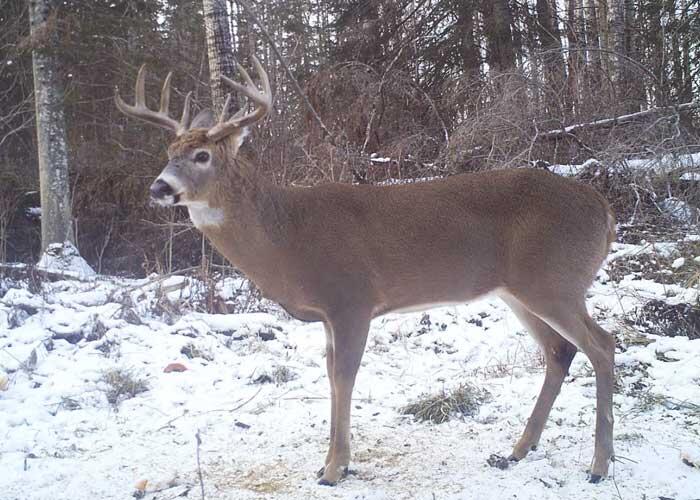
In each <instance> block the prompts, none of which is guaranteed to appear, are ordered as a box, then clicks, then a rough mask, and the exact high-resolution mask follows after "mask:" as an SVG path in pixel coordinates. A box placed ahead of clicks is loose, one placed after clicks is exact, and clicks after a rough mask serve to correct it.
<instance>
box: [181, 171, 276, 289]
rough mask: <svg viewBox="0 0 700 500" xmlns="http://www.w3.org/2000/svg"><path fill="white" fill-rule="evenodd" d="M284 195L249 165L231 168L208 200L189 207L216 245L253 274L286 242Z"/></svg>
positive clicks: (200, 228) (202, 228) (202, 229)
mask: <svg viewBox="0 0 700 500" xmlns="http://www.w3.org/2000/svg"><path fill="white" fill-rule="evenodd" d="M283 198H284V191H283V190H282V189H281V188H279V187H277V186H274V185H272V184H271V183H269V182H267V181H265V180H264V179H263V178H262V176H261V175H260V174H256V173H254V172H253V171H252V170H251V169H249V168H247V166H246V167H241V168H236V169H232V170H231V172H230V174H229V176H227V178H226V179H222V181H221V182H220V183H219V184H218V185H217V188H216V190H215V192H214V193H212V196H210V197H209V200H208V201H207V202H202V203H199V204H193V205H191V206H189V207H188V209H189V212H190V218H191V219H192V222H193V223H194V225H195V226H196V227H197V228H198V229H199V230H200V231H202V233H204V235H205V236H206V237H207V238H208V239H209V240H210V241H211V242H212V244H213V245H214V247H215V248H216V249H217V250H218V251H219V252H220V253H221V254H223V255H224V257H226V258H227V259H228V260H229V261H230V262H231V264H233V265H234V266H236V267H237V268H239V269H240V270H242V271H243V272H244V273H246V274H248V275H249V276H251V277H253V278H254V276H255V275H256V274H258V270H259V269H266V267H267V265H269V262H270V259H273V261H274V254H275V253H276V252H277V251H279V248H280V245H283V244H284V240H285V236H284V234H285V230H286V228H285V212H284V211H283V210H282V206H283V205H284V199H283ZM266 263H267V264H266Z"/></svg>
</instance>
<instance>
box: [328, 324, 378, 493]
mask: <svg viewBox="0 0 700 500" xmlns="http://www.w3.org/2000/svg"><path fill="white" fill-rule="evenodd" d="M368 329H369V317H368V316H366V317H365V316H360V317H358V315H357V314H355V315H353V317H352V318H346V319H341V318H338V319H332V320H331V321H330V325H329V328H328V330H330V332H331V335H332V340H333V362H332V368H330V365H329V369H331V371H332V375H329V376H330V378H331V385H332V388H331V401H332V405H333V406H332V409H331V443H330V449H329V450H328V456H327V457H326V467H325V470H324V472H323V474H322V475H321V479H320V480H319V484H324V485H329V486H330V485H334V484H336V483H337V482H338V481H339V480H340V479H342V478H343V477H344V476H345V475H346V474H347V472H348V465H349V464H350V409H351V405H352V389H353V387H354V385H355V376H356V375H357V370H358V369H359V368H360V361H361V360H362V354H363V352H364V350H365V343H366V341H367V332H368Z"/></svg>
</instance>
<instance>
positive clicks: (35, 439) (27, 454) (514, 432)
mask: <svg viewBox="0 0 700 500" xmlns="http://www.w3.org/2000/svg"><path fill="white" fill-rule="evenodd" d="M681 238H682V239H681V241H680V242H679V241H672V242H668V243H665V244H656V245H645V244H639V245H626V244H616V245H615V246H614V247H613V253H612V254H611V256H610V258H609V261H608V265H607V267H606V268H605V270H604V271H601V273H600V274H599V276H598V279H597V280H596V282H595V283H594V285H593V287H592V288H591V291H590V294H589V295H590V296H589V300H588V307H589V310H590V311H591V313H592V315H593V316H594V317H595V318H596V319H597V320H599V321H600V322H601V324H602V325H603V326H604V327H605V328H607V329H608V330H609V331H611V332H614V334H615V335H616V336H617V339H618V349H617V355H616V364H617V370H616V373H617V380H616V393H615V396H614V404H615V419H616V422H615V425H616V427H615V451H616V454H617V457H618V460H617V461H616V462H615V463H614V464H612V466H611V477H610V478H608V479H607V480H605V481H604V482H602V483H601V484H597V485H594V484H589V483H588V482H587V475H586V469H587V468H588V466H589V463H590V460H591V458H592V456H593V431H594V423H595V380H594V376H593V371H592V368H591V365H590V363H589V362H588V360H587V359H586V358H585V357H584V356H583V355H582V354H578V355H577V356H576V358H575V360H574V363H573V365H572V368H571V371H570V375H569V377H567V381H566V383H565V385H564V387H563V389H562V392H561V394H560V396H559V398H558V399H557V401H556V403H555V406H554V409H553V410H552V414H551V416H550V419H549V421H548V424H547V427H546V428H545V431H544V434H543V437H542V441H541V443H540V446H539V448H538V449H537V450H536V451H534V452H531V454H530V455H528V457H527V458H526V459H524V460H523V461H521V462H520V463H517V464H515V465H512V466H511V467H509V468H508V469H506V470H500V469H498V468H494V467H491V466H489V465H488V464H487V459H488V458H489V456H490V455H491V454H493V453H497V454H501V455H504V456H507V455H508V454H509V453H510V450H511V448H512V446H513V444H514V443H515V441H516V440H517V438H518V437H519V435H520V432H521V431H522V430H523V428H524V425H525V423H526V420H527V418H528V416H529V413H530V411H531V409H532V407H533V405H534V402H535V399H536V397H537V394H538V392H539V389H540V386H541V383H542V379H543V371H544V367H543V363H542V356H541V355H540V354H539V352H538V350H537V347H536V345H535V344H534V342H533V341H532V340H531V339H530V337H529V336H528V334H527V333H526V331H525V330H524V328H523V327H522V326H521V325H520V323H519V322H518V321H517V319H516V318H515V316H514V315H513V314H512V313H511V312H510V311H509V310H508V309H507V308H506V306H505V305H504V304H502V303H501V302H500V301H499V300H497V299H495V298H494V299H489V298H486V299H484V300H481V301H479V302H474V303H471V304H469V305H460V306H456V307H446V308H441V309H434V310H430V311H427V312H426V313H415V314H404V315H393V314H392V315H387V316H385V317H382V318H379V319H377V320H375V321H373V323H372V327H371V332H370V338H369V341H368V345H367V351H366V354H365V357H364V359H363V363H362V368H361V369H360V373H359V376H358V380H357V384H356V388H355V393H354V405H353V410H352V418H353V422H352V434H353V461H352V464H351V468H352V469H354V470H355V472H356V473H355V474H354V475H351V476H349V477H348V478H347V479H345V480H344V481H342V482H341V483H340V484H339V485H338V486H336V487H335V488H328V487H323V486H318V485H317V484H316V477H315V471H316V470H318V469H319V467H320V466H321V464H322V461H323V459H324V456H325V452H326V447H327V445H328V427H329V423H328V419H329V415H330V409H329V389H328V380H327V377H326V372H325V361H324V359H323V356H324V342H325V336H324V332H323V328H322V325H321V324H317V323H310V324H304V323H301V322H298V321H294V320H290V319H289V318H288V317H286V315H284V314H283V313H282V312H281V311H279V310H278V309H276V308H275V307H274V306H272V305H269V304H264V303H263V306H264V307H266V308H267V311H268V312H258V313H245V314H229V315H213V314H205V313H201V312H194V311H191V308H190V311H191V312H187V311H188V309H187V306H188V305H189V306H191V305H192V304H194V303H195V302H196V299H197V297H196V296H197V294H198V293H200V292H199V290H200V288H201V287H200V285H201V283H198V282H196V280H192V279H185V278H179V277H170V278H168V279H166V280H153V279H151V280H122V279H115V278H109V277H97V278H95V279H91V280H86V281H74V280H69V281H68V280H67V281H53V282H51V281H42V282H40V283H35V282H32V280H31V279H29V280H27V279H14V278H5V279H4V280H3V281H2V284H1V285H0V375H2V376H3V377H4V380H5V384H4V385H5V387H4V388H3V387H0V389H4V390H0V498H1V499H2V500H15V499H17V500H20V499H21V500H30V499H37V500H38V499H41V500H46V499H53V500H55V499H68V498H69V499H71V500H82V499H90V500H94V499H125V498H130V497H131V496H132V494H134V492H135V489H136V485H137V484H138V485H139V486H140V487H142V486H144V482H143V481H147V483H146V484H145V491H144V492H143V494H144V495H143V496H144V498H147V499H159V500H164V499H171V498H178V497H180V496H184V495H186V496H187V498H196V499H199V498H201V493H200V479H199V476H198V471H199V470H201V474H202V478H201V482H202V483H203V486H204V491H205V496H206V498H207V499H248V498H272V497H274V498H289V499H312V498H339V499H387V500H395V499H409V498H411V499H414V498H415V499H437V500H442V499H472V498H473V499H496V498H497V499H506V498H517V499H530V498H532V499H555V498H568V499H614V498H622V499H624V500H627V499H638V500H641V499H663V498H665V499H675V500H684V499H700V468H698V467H700V339H698V338H697V332H698V330H697V329H698V328H700V320H699V319H698V318H697V316H698V314H697V309H692V310H691V309H687V306H679V307H686V309H681V313H679V314H677V315H676V317H674V318H670V319H669V314H671V312H673V311H676V312H678V307H675V306H674V305H675V304H691V305H694V307H695V308H697V303H698V296H697V282H695V283H691V282H690V281H692V280H691V277H692V276H695V277H696V279H697V276H698V270H700V263H699V262H698V261H696V260H694V257H697V256H698V255H700V253H695V254H693V252H697V250H698V249H700V245H698V244H697V240H698V238H697V237H692V236H685V237H681ZM684 252H685V253H684ZM688 252H690V253H688ZM683 273H686V274H685V278H682V279H681V278H679V277H681V276H684V274H683ZM693 273H694V274H693ZM689 280H690V281H689ZM240 287H241V281H240V280H235V279H232V278H229V279H227V280H224V281H222V282H220V283H218V284H217V288H216V294H217V297H218V298H221V297H223V298H225V299H227V300H229V301H235V300H240V297H238V299H236V292H237V290H238V289H239V288H240ZM658 301H660V302H658ZM650 304H651V305H653V307H651V306H650ZM660 309H663V311H662V313H661V314H657V316H656V317H655V316H654V315H653V312H654V311H657V312H658V311H659V310H660ZM178 311H181V312H178ZM683 311H685V312H683ZM694 315H695V316H694ZM674 321H675V323H674ZM694 321H696V322H697V323H693V322H694ZM685 327H687V328H688V329H687V331H684V330H683V328H685ZM669 334H670V335H669ZM671 335H675V336H671ZM173 362H178V363H182V364H183V365H185V366H186V367H187V371H184V372H169V373H165V372H164V368H165V367H166V366H168V365H169V364H170V363H173ZM460 383H471V384H473V385H475V386H477V387H479V388H481V389H484V390H487V391H488V392H489V393H490V397H489V398H488V400H487V401H486V402H484V403H483V404H482V406H481V408H480V411H479V412H478V413H477V414H476V415H475V416H473V417H462V418H453V419H452V420H450V421H449V422H447V423H443V424H434V423H424V422H416V421H414V420H413V419H412V418H410V417H408V416H405V415H401V414H400V412H399V409H400V408H401V407H403V406H405V405H406V404H408V403H410V402H412V401H415V400H416V399H418V398H419V397H420V396H421V395H422V394H426V393H435V392H439V391H440V390H443V389H446V390H449V389H451V388H454V387H456V386H458V385H459V384H460ZM132 396H133V397H132ZM197 435H198V436H199V437H200V438H201V445H199V446H198V444H197ZM198 460H199V466H198ZM693 464H695V466H693Z"/></svg>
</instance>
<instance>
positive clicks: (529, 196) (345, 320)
mask: <svg viewBox="0 0 700 500" xmlns="http://www.w3.org/2000/svg"><path fill="white" fill-rule="evenodd" d="M252 61H253V64H254V66H255V68H256V70H257V73H258V75H259V80H260V82H261V85H262V91H260V90H259V89H258V87H257V86H256V85H255V84H254V83H253V81H252V79H251V78H250V76H249V75H248V73H247V72H246V71H245V70H244V69H243V68H242V67H241V66H240V65H239V67H238V68H239V71H240V74H241V75H242V77H243V79H244V80H245V84H241V83H238V82H236V81H233V80H231V79H229V78H226V77H223V81H224V82H225V83H226V84H228V85H229V86H230V87H231V88H232V89H233V90H235V91H237V92H239V93H240V94H242V95H243V96H246V97H247V98H248V99H250V101H252V103H253V109H252V111H250V112H246V110H245V108H244V109H242V110H241V111H239V112H237V113H236V114H235V115H233V116H231V117H228V116H227V113H226V110H227V109H228V105H229V100H230V95H229V97H228V99H227V101H226V104H225V105H224V108H223V111H222V112H221V113H220V114H219V116H218V117H215V116H214V114H213V113H212V112H211V111H209V110H204V111H202V112H200V113H199V114H198V115H197V116H196V117H195V118H194V119H193V120H192V122H191V123H190V122H189V106H190V96H189V94H188V95H187V97H186V99H185V110H184V111H183V114H182V118H181V119H180V120H179V121H178V120H176V119H174V118H172V117H170V116H169V112H168V103H169V100H170V78H171V74H169V75H168V76H167V78H166V79H165V82H164V84H163V89H162V93H161V101H160V109H159V110H158V111H154V110H152V109H149V108H148V107H147V106H146V101H145V90H144V87H145V84H144V81H145V67H141V69H140V71H139V73H138V77H137V79H136V92H135V105H128V104H126V103H125V102H124V101H123V100H122V98H121V97H120V96H119V92H118V90H117V92H116V94H115V100H116V104H117V107H118V108H119V109H120V110H121V111H122V112H124V113H126V114H127V115H129V116H132V117H135V118H139V119H141V120H144V121H146V122H149V123H151V124H154V125H158V126H160V127H164V128H166V129H169V130H172V131H173V132H175V135H176V139H175V141H174V142H173V143H172V144H170V146H169V148H168V158H169V160H168V163H167V165H166V166H165V168H164V169H163V171H162V173H161V174H160V175H159V176H158V177H157V178H156V179H155V181H154V182H153V184H152V185H151V187H150V195H151V197H152V199H153V200H155V201H156V202H158V203H160V204H162V205H167V206H184V207H187V210H188V211H189V215H190V218H191V219H192V222H193V223H194V225H195V226H196V227H197V228H198V229H199V230H200V231H202V232H203V233H204V234H205V235H206V236H207V238H208V239H209V240H210V241H211V242H212V244H213V245H214V247H216V249H217V250H218V251H219V252H220V253H221V254H223V255H224V256H225V257H226V258H227V259H228V260H229V261H230V262H231V263H232V264H233V265H234V266H236V267H237V268H238V269H240V270H241V271H243V272H244V273H245V274H246V275H247V276H248V277H249V278H250V279H251V280H252V281H253V282H254V283H255V284H256V285H257V286H258V287H259V288H260V290H261V291H262V292H263V294H264V295H265V296H266V297H268V298H270V299H272V300H274V301H276V302H278V303H279V304H280V305H281V306H282V307H284V308H285V309H286V310H287V311H288V312H289V313H290V314H291V315H292V316H294V317H296V318H299V319H301V320H305V321H321V322H323V324H324V326H325V331H326V366H327V370H328V378H329V380H330V392H331V421H330V447H329V450H328V454H327V455H326V459H325V465H324V466H323V467H322V468H321V470H320V472H319V477H320V480H319V483H320V484H325V485H333V484H336V483H337V482H338V481H339V480H340V479H341V478H343V477H344V475H345V474H347V471H348V465H349V462H350V410H351V396H352V391H353V385H354V383H355V376H356V375H357V371H358V368H359V366H360V360H361V359H362V354H363V351H364V348H365V343H366V340H367V334H368V329H369V324H370V320H372V318H375V317H377V316H379V315H382V314H385V313H388V312H397V311H406V310H415V309H421V308H429V307H434V306H437V305H447V304H455V303H463V302H466V301H470V300H472V299H475V298H477V297H482V296H484V295H486V294H489V293H491V294H496V295H497V296H498V297H500V298H501V299H502V300H503V301H505V302H506V304H508V305H509V306H510V308H511V309H512V310H513V312H514V313H515V315H516V316H517V317H518V318H519V320H520V321H521V322H522V323H523V325H524V326H525V327H526V328H527V329H528V331H529V332H530V334H531V335H532V336H533V337H534V339H535V340H536V341H537V343H538V344H539V345H540V347H541V349H542V352H543V353H544V358H545V362H546V371H545V377H544V384H543V386H542V389H541V392H540V394H539V397H538V398H537V401H536V403H535V407H534V410H533V411H532V415H531V416H530V418H529V419H528V421H527V424H526V426H525V430H524V432H523V434H522V436H521V437H520V439H519V440H518V441H517V443H516V444H515V446H514V448H513V451H512V454H511V455H510V458H511V460H513V461H518V460H521V459H522V458H524V457H525V456H526V455H527V453H528V451H530V450H532V449H534V448H535V447H536V446H537V444H538V441H539V439H540V435H541V433H542V430H543V427H544V425H545V422H546V420H547V418H548V415H549V412H550V410H551V408H552V405H553V403H554V400H555V398H556V397H557V394H558V393H559V390H560V388H561V385H562V382H563V380H564V378H565V377H566V375H567V372H568V369H569V365H570V364H571V361H572V359H573V357H574V355H575V354H576V352H577V350H581V351H582V352H583V353H585V355H586V356H588V358H589V359H590V361H591V363H592V365H593V368H594V370H595V378H596V403H597V404H596V426H595V449H594V457H593V461H592V466H591V468H590V481H591V482H598V481H599V480H600V479H601V478H602V477H604V476H605V475H606V474H607V470H608V465H609V462H610V461H611V460H612V459H613V440H612V431H613V415H612V391H613V367H614V350H615V341H614V338H613V336H611V335H610V334H609V333H608V332H606V331H605V330H604V329H603V328H601V327H600V326H599V325H598V324H597V323H596V322H595V321H594V320H593V319H592V318H591V317H590V316H589V314H588V312H587V310H586V304H585V296H586V291H587V290H588V288H589V287H590V285H591V283H592V282H593V279H594V277H595V275H596V273H597V271H598V269H599V268H600V266H601V264H602V262H603V260H604V259H605V257H606V255H607V253H608V251H609V249H610V245H611V243H612V241H613V239H614V237H615V219H614V216H613V214H612V212H611V210H610V207H609V205H608V204H607V202H606V201H605V199H604V198H603V197H602V196H601V195H599V194H598V193H597V192H596V191H595V190H594V189H593V188H592V187H590V186H587V185H584V184H581V183H579V182H577V181H574V180H571V179H567V178H563V177H560V176H558V175H555V174H552V173H549V172H546V171H543V170H533V169H514V170H497V171H490V172H483V173H471V174H462V175H455V176H451V177H448V178H445V179H440V180H434V181H430V182H423V183H415V184H410V185H394V186H371V185H358V186H353V185H347V184H337V183H335V184H325V185H318V186H314V187H308V188H293V187H280V186H277V185H273V184H272V183H271V182H268V181H267V180H266V179H265V178H264V176H263V175H262V174H261V173H260V172H259V170H258V169H256V168H255V167H254V166H253V165H252V164H251V163H249V162H248V161H246V160H245V158H244V157H243V155H241V154H239V150H240V147H241V143H242V142H243V140H244V139H245V137H246V135H247V134H248V131H249V127H251V126H252V125H253V124H255V123H257V122H260V121H261V120H263V119H264V118H265V116H266V115H267V114H268V113H269V112H270V110H271V108H272V93H271V89H270V83H269V81H268V77H267V74H266V73H265V71H264V70H263V68H262V66H261V65H260V62H259V61H258V60H257V59H256V58H252Z"/></svg>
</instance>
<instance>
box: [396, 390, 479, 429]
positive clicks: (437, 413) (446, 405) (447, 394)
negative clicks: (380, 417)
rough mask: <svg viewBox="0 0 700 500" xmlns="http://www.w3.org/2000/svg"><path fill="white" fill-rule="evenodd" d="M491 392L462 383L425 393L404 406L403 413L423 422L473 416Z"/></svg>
mask: <svg viewBox="0 0 700 500" xmlns="http://www.w3.org/2000/svg"><path fill="white" fill-rule="evenodd" d="M490 398H491V394H490V393H489V392H488V391H486V390H483V389H479V388H477V387H475V386H473V385H471V384H466V383H465V384H460V385H459V386H457V387H456V388H454V389H450V390H445V389H443V390H442V391H440V392H439V393H437V394H424V395H422V396H421V397H420V398H418V400H417V401H415V402H413V403H410V404H408V405H406V406H404V407H402V408H401V409H400V410H399V412H400V413H401V414H402V415H413V416H414V418H415V419H416V420H418V421H421V422H433V423H436V424H442V423H443V422H447V421H448V420H450V419H451V418H452V417H455V416H458V417H472V416H474V415H476V414H477V413H478V411H479V407H480V406H481V405H482V404H483V403H485V402H486V401H488V400H489V399H490Z"/></svg>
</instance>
